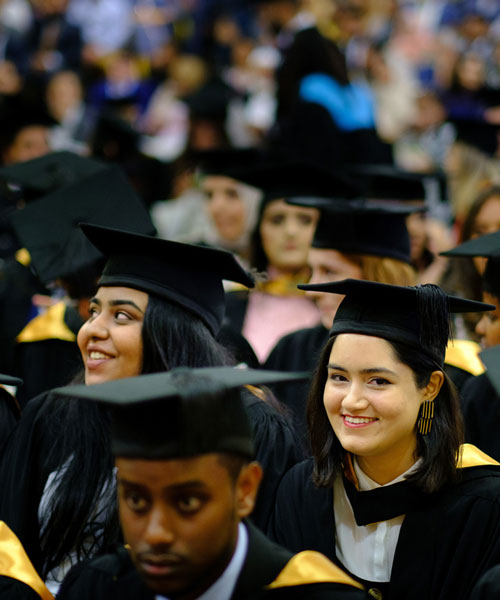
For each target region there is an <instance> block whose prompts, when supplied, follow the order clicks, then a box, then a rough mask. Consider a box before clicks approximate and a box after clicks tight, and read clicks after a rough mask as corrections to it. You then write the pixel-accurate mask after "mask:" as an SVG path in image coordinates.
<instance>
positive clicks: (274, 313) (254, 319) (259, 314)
mask: <svg viewBox="0 0 500 600" xmlns="http://www.w3.org/2000/svg"><path fill="white" fill-rule="evenodd" d="M319 322H320V315H319V312H318V309H317V308H316V305H315V304H314V303H313V302H312V301H311V300H309V299H308V298H306V297H305V296H275V295H271V294H267V293H265V292H259V291H252V292H251V293H250V294H249V297H248V307H247V310H246V314H245V321H244V323H243V330H242V333H243V335H244V336H245V337H246V339H247V340H248V341H249V343H250V344H251V346H252V348H253V349H254V352H255V354H256V355H257V358H258V359H259V361H260V362H264V361H265V360H266V358H267V356H268V355H269V353H270V352H271V350H272V349H273V347H274V346H275V344H276V343H277V342H278V340H279V339H280V338H281V337H283V336H284V335H286V334H287V333H291V332H292V331H295V330H296V329H302V328H304V327H314V326H315V325H317V324H318V323H319Z"/></svg>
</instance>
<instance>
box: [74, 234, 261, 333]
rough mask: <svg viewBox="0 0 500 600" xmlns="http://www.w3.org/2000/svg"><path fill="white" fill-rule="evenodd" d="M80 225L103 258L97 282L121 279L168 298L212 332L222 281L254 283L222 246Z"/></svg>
mask: <svg viewBox="0 0 500 600" xmlns="http://www.w3.org/2000/svg"><path fill="white" fill-rule="evenodd" d="M82 229H83V231H84V233H85V235H86V236H87V238H88V239H89V240H90V241H91V242H92V243H93V244H94V246H95V247H96V248H97V249H98V250H99V251H100V252H101V253H102V254H104V256H106V258H107V259H108V260H107V263H106V266H105V268H104V271H103V273H102V277H101V279H100V280H99V285H102V286H120V285H123V286H128V287H133V288H136V289H139V290H142V291H144V292H147V293H151V294H154V295H156V296H160V297H163V298H167V299H168V300H171V301H173V302H175V303H177V304H180V305H181V306H182V307H184V308H186V309H188V310H190V311H191V312H193V313H195V314H196V315H198V316H199V317H200V319H202V321H203V322H204V323H205V324H206V325H207V326H208V328H209V329H210V330H211V331H212V333H214V334H216V333H217V331H218V330H219V327H220V325H221V323H222V319H223V318H224V309H225V297H224V288H223V285H222V281H223V280H224V279H227V280H229V281H235V282H237V283H241V284H243V285H245V286H247V287H253V286H254V281H253V279H252V277H251V276H250V274H249V273H247V271H245V269H244V268H243V267H242V266H241V265H240V264H239V262H238V261H237V260H236V258H235V257H234V255H233V254H232V253H231V252H227V251H226V250H219V249H216V248H209V247H208V246H197V245H195V244H183V243H181V242H175V241H172V240H163V239H160V238H154V237H150V236H145V235H137V234H134V233H130V232H127V231H119V230H117V229H109V228H105V227H94V226H92V225H87V224H85V225H82Z"/></svg>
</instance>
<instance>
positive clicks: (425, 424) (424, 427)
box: [417, 400, 434, 435]
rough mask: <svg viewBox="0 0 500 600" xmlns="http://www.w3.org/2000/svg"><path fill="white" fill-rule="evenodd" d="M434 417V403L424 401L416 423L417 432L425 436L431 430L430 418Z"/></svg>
mask: <svg viewBox="0 0 500 600" xmlns="http://www.w3.org/2000/svg"><path fill="white" fill-rule="evenodd" d="M433 417H434V401H433V400H425V401H424V403H423V404H422V407H421V409H420V417H419V419H418V422H417V429H418V432H419V433H421V434H422V435H427V434H428V433H430V431H431V429H432V418H433Z"/></svg>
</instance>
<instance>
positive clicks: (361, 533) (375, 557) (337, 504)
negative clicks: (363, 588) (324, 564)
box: [333, 457, 420, 582]
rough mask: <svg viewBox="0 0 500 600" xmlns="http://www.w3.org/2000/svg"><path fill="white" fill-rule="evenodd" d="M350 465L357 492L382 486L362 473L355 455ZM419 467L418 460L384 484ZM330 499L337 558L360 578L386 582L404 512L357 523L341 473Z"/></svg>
mask: <svg viewBox="0 0 500 600" xmlns="http://www.w3.org/2000/svg"><path fill="white" fill-rule="evenodd" d="M353 466H354V472H355V474H356V477H357V479H358V483H359V489H360V490H361V491H366V490H373V489H374V488H377V487H382V486H380V485H379V484H378V483H376V482H375V481H373V480H372V479H370V478H369V477H368V476H367V475H366V474H365V473H363V471H362V470H361V468H360V467H359V465H358V463H357V461H356V458H355V457H353ZM419 466H420V460H418V461H417V462H416V463H415V464H414V465H413V466H412V467H410V469H408V471H406V472H405V473H403V474H402V475H400V476H399V477H396V479H394V480H393V481H390V482H389V483H387V484H385V485H386V486H388V485H392V484H394V483H398V482H399V481H403V479H405V478H406V477H407V476H408V475H409V474H410V473H412V472H413V471H415V470H416V469H417V468H418V467H419ZM384 487H385V486H384ZM333 498H334V501H333V511H334V515H335V528H336V537H335V551H336V555H337V558H338V559H339V560H340V562H341V563H342V564H343V565H344V566H345V568H346V569H347V570H348V571H350V572H351V573H352V574H354V575H356V576H357V577H360V578H361V579H365V580H367V581H373V582H376V581H377V582H387V581H390V579H391V570H392V563H393V562H394V554H395V552H396V545H397V543H398V538H399V531H400V529H401V524H402V523H403V520H404V518H405V515H399V516H397V517H394V518H393V519H389V520H387V521H380V522H379V523H370V524H369V525H357V524H356V519H355V518H354V512H353V510H352V507H351V503H350V502H349V498H348V497H347V493H346V491H345V488H344V484H343V481H342V476H340V477H337V479H336V480H335V483H334V488H333Z"/></svg>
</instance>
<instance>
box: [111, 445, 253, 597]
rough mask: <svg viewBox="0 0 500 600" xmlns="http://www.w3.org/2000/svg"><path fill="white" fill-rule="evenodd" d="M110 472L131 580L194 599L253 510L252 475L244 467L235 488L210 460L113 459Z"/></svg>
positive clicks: (213, 457)
mask: <svg viewBox="0 0 500 600" xmlns="http://www.w3.org/2000/svg"><path fill="white" fill-rule="evenodd" d="M116 466H117V468H118V473H117V479H118V504H119V511H120V520H121V525H122V529H123V534H124V536H125V540H126V542H127V543H128V544H129V546H130V556H131V558H132V560H133V562H134V564H135V566H136V568H137V570H138V572H139V574H140V575H141V577H142V578H143V579H144V581H145V582H146V584H147V586H148V587H149V588H151V589H152V590H153V591H154V592H155V593H157V594H162V595H164V596H168V597H170V598H175V599H177V600H180V599H182V600H190V599H192V598H196V597H197V596H199V595H200V594H201V593H202V592H203V591H205V590H206V589H207V588H208V587H210V585H211V584H212V583H213V582H214V581H215V580H216V579H217V578H218V577H219V576H220V575H221V574H222V572H223V571H224V569H225V568H226V566H227V564H228V562H229V561H230V559H231V556H232V554H233V552H234V549H235V546H236V542H237V537H238V523H239V521H240V519H241V518H242V517H244V516H247V514H249V513H250V512H251V510H252V508H253V503H254V500H255V495H256V492H257V488H258V483H259V480H260V475H259V474H260V468H259V467H258V465H256V463H251V464H250V465H247V466H244V467H243V469H242V470H241V472H240V475H239V477H238V479H237V480H236V481H235V480H233V479H232V478H231V475H230V474H229V471H228V469H227V467H226V466H225V465H224V464H223V463H222V462H221V457H220V455H217V454H205V455H201V456H197V457H194V458H183V459H174V460H154V461H150V460H139V459H128V458H117V460H116ZM256 468H257V469H259V472H258V474H257V475H255V469H256ZM249 469H250V470H252V469H254V471H252V472H253V473H254V475H253V476H252V475H251V474H250V481H249V479H248V477H247V476H246V473H247V471H248V470H249ZM252 482H253V483H252Z"/></svg>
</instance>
